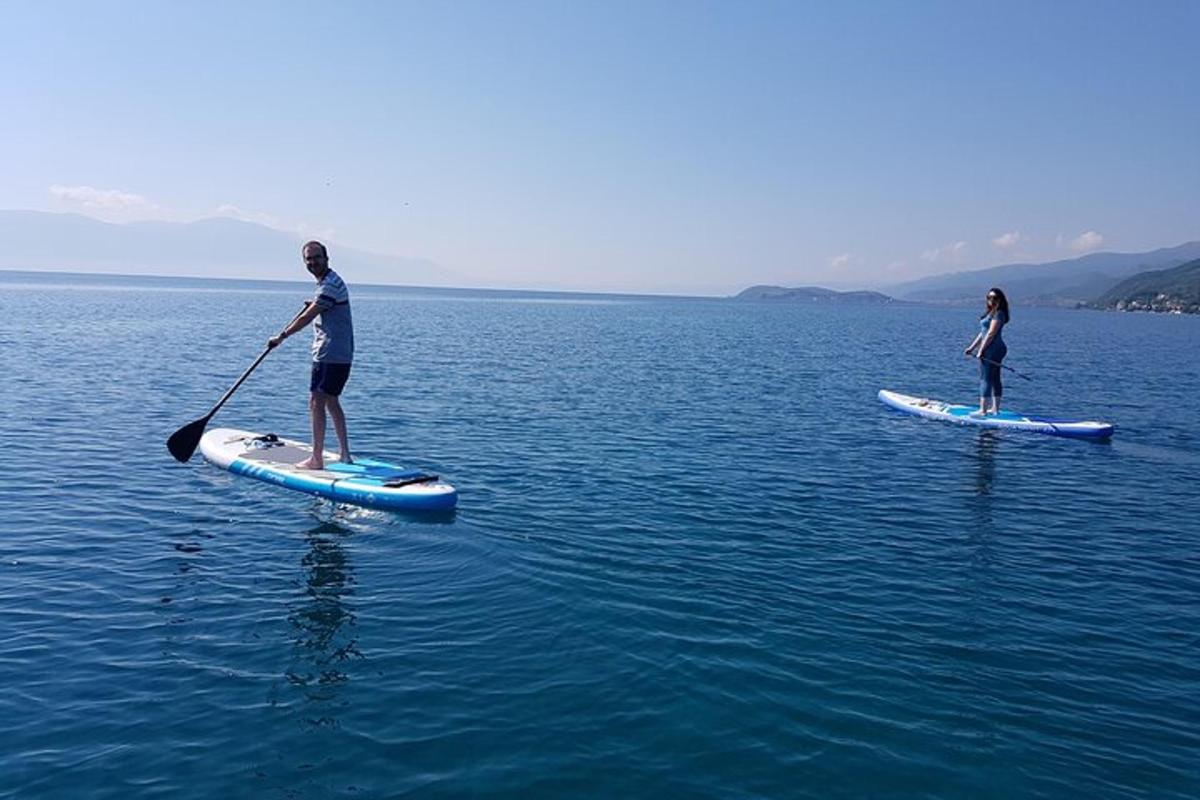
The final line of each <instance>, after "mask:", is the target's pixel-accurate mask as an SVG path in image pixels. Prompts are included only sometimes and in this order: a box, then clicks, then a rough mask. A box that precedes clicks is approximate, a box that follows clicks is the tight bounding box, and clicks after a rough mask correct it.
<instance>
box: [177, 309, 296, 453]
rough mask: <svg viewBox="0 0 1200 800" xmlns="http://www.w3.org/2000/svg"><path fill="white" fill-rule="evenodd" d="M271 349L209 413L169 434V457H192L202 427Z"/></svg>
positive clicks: (264, 353)
mask: <svg viewBox="0 0 1200 800" xmlns="http://www.w3.org/2000/svg"><path fill="white" fill-rule="evenodd" d="M307 308H308V301H305V303H304V308H302V309H300V313H299V314H297V315H296V316H294V317H292V320H291V322H289V323H288V324H287V325H284V326H283V327H284V329H286V328H287V327H288V325H291V324H292V322H295V321H296V320H298V319H300V315H301V314H303V313H304V311H305V309H307ZM272 349H273V348H270V347H268V348H267V349H266V350H263V351H262V353H260V354H259V356H258V358H256V359H254V363H253V364H251V365H250V368H249V369H247V370H246V371H245V372H243V373H242V377H240V378H238V379H237V383H235V384H234V385H233V386H231V387H230V388H229V391H228V392H226V393H225V394H224V395H223V396H222V397H221V399H220V400H218V401H217V404H216V405H215V406H213V407H212V410H211V411H209V412H208V413H207V414H205V415H204V416H203V417H201V418H200V419H197V420H193V421H192V422H189V423H188V424H187V425H184V426H183V427H182V428H180V429H179V430H177V431H175V432H174V433H173V434H171V438H170V439H167V449H168V450H170V451H171V455H173V456H175V460H176V461H179V462H186V461H187V460H188V459H189V458H191V457H192V454H193V453H195V452H196V447H197V446H198V445H199V444H200V437H201V436H203V435H204V427H205V426H206V425H208V421H209V420H210V419H212V418H213V415H215V414H216V413H217V411H219V410H220V409H221V406H223V405H225V401H226V400H228V399H229V398H230V397H232V396H233V393H234V392H236V391H237V389H238V387H239V386H241V385H242V382H243V381H245V380H246V378H249V377H250V373H251V372H254V370H255V369H256V368H257V367H258V365H259V364H261V363H262V360H263V359H264V358H266V357H267V353H269V352H271V350H272Z"/></svg>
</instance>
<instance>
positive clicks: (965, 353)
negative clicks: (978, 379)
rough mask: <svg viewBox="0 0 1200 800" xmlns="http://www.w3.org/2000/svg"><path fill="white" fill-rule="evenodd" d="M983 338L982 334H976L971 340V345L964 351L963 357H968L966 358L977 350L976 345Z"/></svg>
mask: <svg viewBox="0 0 1200 800" xmlns="http://www.w3.org/2000/svg"><path fill="white" fill-rule="evenodd" d="M982 337H983V334H982V333H977V334H975V338H974V339H972V340H971V343H970V344H969V345H967V349H966V350H963V355H966V356H969V355H971V351H972V350H974V349H975V345H977V344H979V340H980V339H981V338H982Z"/></svg>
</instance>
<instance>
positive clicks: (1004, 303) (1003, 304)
mask: <svg viewBox="0 0 1200 800" xmlns="http://www.w3.org/2000/svg"><path fill="white" fill-rule="evenodd" d="M993 296H994V297H995V298H996V310H997V311H1003V312H1004V321H1005V322H1008V321H1009V319H1010V318H1011V316H1010V315H1009V313H1008V298H1007V297H1005V296H1004V291H1003V290H1002V289H997V288H996V287H995V286H993V287H992V288H990V289H988V297H993ZM987 315H988V310H987V309H986V308H985V309H984V310H983V313H982V314H980V315H979V318H980V319H983V318H984V317H986V316H987Z"/></svg>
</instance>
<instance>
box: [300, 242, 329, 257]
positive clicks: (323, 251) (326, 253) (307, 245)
mask: <svg viewBox="0 0 1200 800" xmlns="http://www.w3.org/2000/svg"><path fill="white" fill-rule="evenodd" d="M310 247H319V248H321V255H323V256H325V257H326V258H329V251H328V250H326V249H325V245H323V244H321V243H320V242H318V241H317V240H316V239H313V240H311V241H308V242H305V243H304V247H301V248H300V252H301V253H303V252H304V251H305V250H307V249H308V248H310Z"/></svg>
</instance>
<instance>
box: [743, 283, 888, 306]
mask: <svg viewBox="0 0 1200 800" xmlns="http://www.w3.org/2000/svg"><path fill="white" fill-rule="evenodd" d="M733 299H734V300H755V301H764V300H767V301H783V302H810V303H893V302H896V300H895V298H892V297H889V296H887V295H886V294H881V293H880V292H870V291H851V292H837V291H834V290H833V289H825V288H822V287H820V286H798V287H795V288H788V287H785V286H751V287H750V288H748V289H743V290H742V291H740V292H738V293H737V294H736V295H734V297H733Z"/></svg>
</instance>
